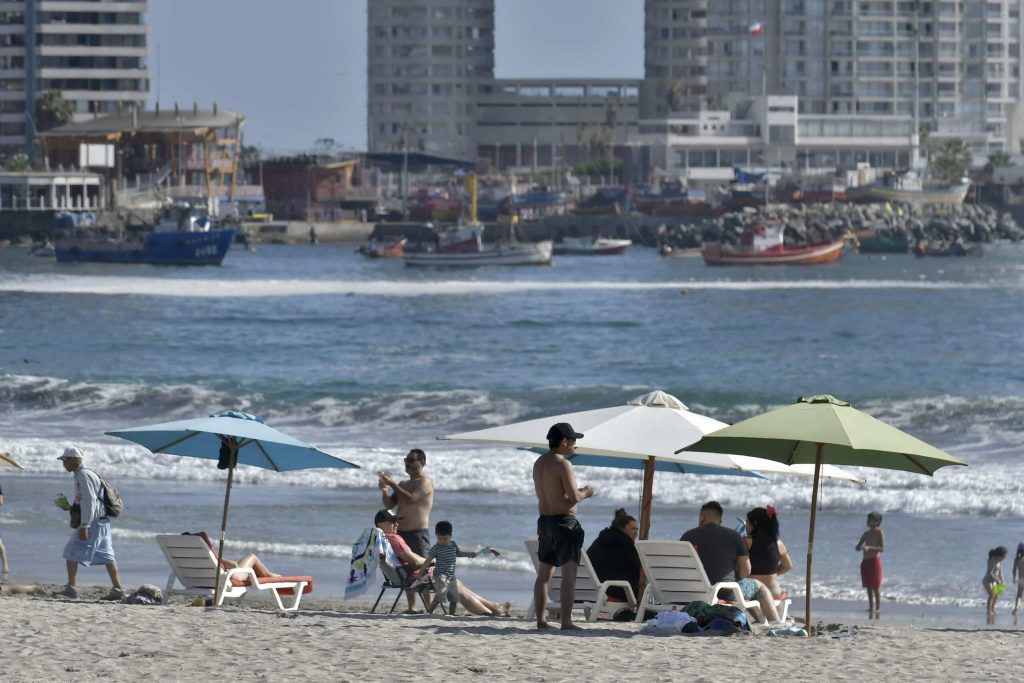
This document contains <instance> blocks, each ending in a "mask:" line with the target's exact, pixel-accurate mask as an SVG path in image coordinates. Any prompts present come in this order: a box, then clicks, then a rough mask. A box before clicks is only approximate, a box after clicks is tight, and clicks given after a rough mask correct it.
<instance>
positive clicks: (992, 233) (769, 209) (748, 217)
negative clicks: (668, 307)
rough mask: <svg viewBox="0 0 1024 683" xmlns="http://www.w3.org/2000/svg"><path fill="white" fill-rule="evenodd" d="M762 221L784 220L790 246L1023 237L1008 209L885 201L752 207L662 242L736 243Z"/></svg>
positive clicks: (672, 229)
mask: <svg viewBox="0 0 1024 683" xmlns="http://www.w3.org/2000/svg"><path fill="white" fill-rule="evenodd" d="M764 221H783V222H785V223H786V224H787V225H788V226H789V228H788V229H787V230H786V233H785V240H786V244H787V245H794V246H797V245H803V244H814V243H820V242H828V241H831V240H835V239H840V238H842V237H843V236H848V235H856V236H858V237H867V236H875V237H881V238H885V239H893V240H897V239H905V240H907V241H908V242H909V243H911V244H919V243H935V244H938V243H953V242H958V241H959V242H964V243H974V244H980V243H987V242H993V241H996V240H1012V241H1017V240H1020V239H1024V229H1022V228H1021V227H1020V226H1019V225H1018V224H1017V222H1016V221H1015V220H1014V218H1013V217H1012V216H1011V215H1010V214H1009V213H1000V212H999V211H997V210H996V209H994V208H992V207H989V206H984V205H981V206H979V205H975V204H965V205H961V206H946V205H931V206H907V205H900V206H889V205H885V204H838V203H834V204H810V205H791V204H772V205H769V206H765V207H756V208H755V207H748V208H745V209H743V210H742V211H736V212H732V213H727V214H723V215H721V216H718V217H715V218H708V219H699V220H694V221H688V222H675V221H671V222H666V230H665V231H664V232H663V233H662V235H661V239H660V242H661V244H663V245H666V246H668V247H671V248H673V249H691V248H697V247H701V246H702V245H703V244H705V243H709V242H724V243H727V244H736V243H737V242H739V238H740V235H741V234H742V233H743V231H744V230H745V229H746V228H747V227H749V226H752V225H755V224H757V223H759V222H764Z"/></svg>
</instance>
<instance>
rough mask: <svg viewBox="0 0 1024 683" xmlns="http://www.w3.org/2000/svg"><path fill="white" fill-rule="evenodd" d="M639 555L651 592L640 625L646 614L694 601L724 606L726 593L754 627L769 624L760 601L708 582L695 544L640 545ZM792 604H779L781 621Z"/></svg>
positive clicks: (726, 584) (733, 585)
mask: <svg viewBox="0 0 1024 683" xmlns="http://www.w3.org/2000/svg"><path fill="white" fill-rule="evenodd" d="M636 551H637V554H639V555H640V563H641V565H642V566H643V568H644V575H645V576H646V577H647V588H646V589H645V590H644V594H643V596H642V597H641V598H640V606H639V607H638V608H637V610H636V620H637V621H643V618H644V612H645V611H646V610H651V611H652V612H662V611H666V610H671V609H675V608H676V607H678V606H680V605H686V604H688V603H691V602H693V601H694V600H701V601H703V602H706V603H708V604H709V605H714V604H716V603H719V602H723V600H720V599H719V597H718V596H719V594H720V593H722V592H723V591H724V592H725V593H727V594H729V595H731V596H732V599H731V600H728V603H729V604H732V605H734V606H735V607H738V608H739V609H741V610H743V611H744V612H745V613H746V614H747V618H748V619H749V621H750V622H751V623H766V619H765V615H764V614H763V613H762V610H761V605H760V603H758V602H757V600H745V599H744V598H743V591H741V590H740V585H739V583H737V582H735V581H719V582H718V583H716V584H714V585H712V584H711V582H710V581H708V575H707V574H706V573H705V572H704V565H703V564H702V563H701V561H700V556H699V555H697V549H696V548H694V547H693V545H692V544H691V543H689V542H687V541H637V542H636ZM789 603H790V601H789V600H788V599H787V600H782V601H776V605H778V607H779V618H780V619H785V618H786V615H787V613H788V611H789ZM751 610H754V611H755V612H756V614H758V615H759V618H756V619H755V618H754V614H752V613H751Z"/></svg>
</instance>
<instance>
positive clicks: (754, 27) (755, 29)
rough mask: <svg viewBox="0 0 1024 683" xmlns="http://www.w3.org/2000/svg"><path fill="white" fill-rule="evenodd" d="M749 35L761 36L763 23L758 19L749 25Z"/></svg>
mask: <svg viewBox="0 0 1024 683" xmlns="http://www.w3.org/2000/svg"><path fill="white" fill-rule="evenodd" d="M750 35H752V36H763V35H764V24H762V23H761V22H760V21H759V22H757V23H756V24H751V25H750Z"/></svg>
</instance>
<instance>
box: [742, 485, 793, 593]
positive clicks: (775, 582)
mask: <svg viewBox="0 0 1024 683" xmlns="http://www.w3.org/2000/svg"><path fill="white" fill-rule="evenodd" d="M746 526H747V534H746V535H745V536H744V537H743V541H744V543H746V544H747V550H748V552H749V553H750V578H752V579H757V580H758V581H760V582H761V583H763V584H764V585H765V586H766V587H767V588H768V590H770V591H771V593H772V597H773V598H775V599H776V600H781V599H783V598H785V597H786V593H785V592H784V591H783V590H782V586H780V585H779V576H781V575H782V574H785V573H786V572H788V571H790V570H791V569H793V562H792V560H790V558H789V550H787V549H786V544H785V543H783V542H782V539H781V538H779V516H778V514H776V512H775V508H774V507H772V506H771V505H769V506H767V507H763V508H754V509H753V510H751V511H750V512H748V513H747V525H746Z"/></svg>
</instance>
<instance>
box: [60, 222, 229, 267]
mask: <svg viewBox="0 0 1024 683" xmlns="http://www.w3.org/2000/svg"><path fill="white" fill-rule="evenodd" d="M236 232H238V231H237V230H234V229H233V228H226V229H223V230H209V231H207V232H154V233H151V234H149V235H147V236H146V237H145V238H144V239H143V240H142V241H138V240H116V241H106V242H103V241H98V240H90V241H81V242H79V241H73V242H68V243H58V244H57V247H56V249H55V250H54V251H55V255H56V256H57V262H58V263H74V262H90V263H149V264H153V265H161V266H163V265H166V266H173V265H177V266H219V265H220V264H221V261H223V260H224V255H225V254H227V253H228V249H229V248H230V247H231V242H232V241H233V240H234V239H235V233H236Z"/></svg>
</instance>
